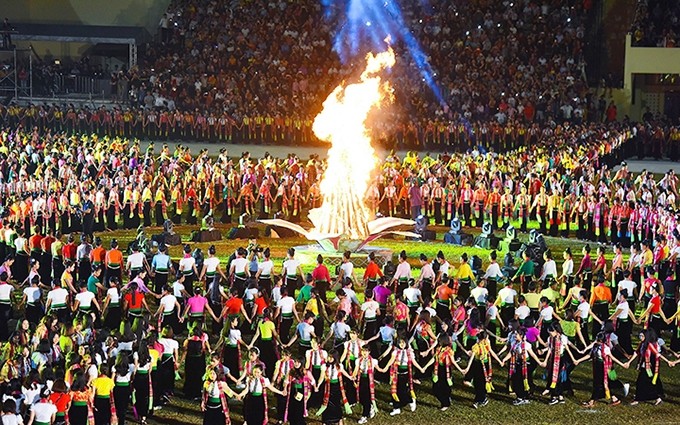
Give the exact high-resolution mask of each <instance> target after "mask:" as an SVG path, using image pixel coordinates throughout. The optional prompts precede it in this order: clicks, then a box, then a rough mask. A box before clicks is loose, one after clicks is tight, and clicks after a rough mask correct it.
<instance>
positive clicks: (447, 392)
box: [432, 363, 453, 407]
mask: <svg viewBox="0 0 680 425" xmlns="http://www.w3.org/2000/svg"><path fill="white" fill-rule="evenodd" d="M446 369H447V367H446V366H445V365H443V364H441V363H440V364H439V368H438V371H437V382H435V383H434V384H433V385H432V390H433V391H434V395H435V396H436V397H437V400H439V404H440V405H441V407H449V406H451V388H452V387H451V386H450V385H449V383H448V382H447V380H446ZM451 382H452V383H453V375H451Z"/></svg>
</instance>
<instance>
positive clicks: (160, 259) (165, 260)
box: [151, 253, 172, 272]
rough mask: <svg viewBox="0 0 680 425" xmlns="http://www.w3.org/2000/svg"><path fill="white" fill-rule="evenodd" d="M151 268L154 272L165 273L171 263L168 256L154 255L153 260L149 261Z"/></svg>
mask: <svg viewBox="0 0 680 425" xmlns="http://www.w3.org/2000/svg"><path fill="white" fill-rule="evenodd" d="M151 268H152V269H154V270H156V271H165V272H167V271H168V270H170V269H171V268H172V261H170V256H169V255H167V254H162V253H158V254H156V255H154V256H153V259H152V260H151Z"/></svg>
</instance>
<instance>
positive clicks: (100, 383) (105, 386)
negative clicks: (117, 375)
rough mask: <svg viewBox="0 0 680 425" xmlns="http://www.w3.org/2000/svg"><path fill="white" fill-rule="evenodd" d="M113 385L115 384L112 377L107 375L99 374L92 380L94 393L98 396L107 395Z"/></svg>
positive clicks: (109, 393)
mask: <svg viewBox="0 0 680 425" xmlns="http://www.w3.org/2000/svg"><path fill="white" fill-rule="evenodd" d="M115 386H116V384H115V383H114V382H113V379H111V378H109V377H108V376H100V377H98V378H95V379H94V380H93V381H92V389H94V395H95V396H98V397H109V396H110V395H111V391H113V387H115Z"/></svg>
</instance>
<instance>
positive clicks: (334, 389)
mask: <svg viewBox="0 0 680 425" xmlns="http://www.w3.org/2000/svg"><path fill="white" fill-rule="evenodd" d="M326 385H328V384H326ZM330 386H331V391H330V396H329V397H328V406H327V407H326V410H324V411H323V413H322V414H321V422H323V423H324V424H337V423H338V422H340V421H341V420H342V409H343V405H342V392H341V391H340V383H338V382H336V383H330ZM319 391H321V390H319ZM248 423H250V421H248ZM253 423H254V422H253Z"/></svg>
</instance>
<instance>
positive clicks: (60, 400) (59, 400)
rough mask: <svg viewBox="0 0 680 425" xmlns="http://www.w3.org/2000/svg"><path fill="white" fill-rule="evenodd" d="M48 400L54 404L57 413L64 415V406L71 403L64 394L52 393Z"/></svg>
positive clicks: (69, 398) (69, 397) (68, 397)
mask: <svg viewBox="0 0 680 425" xmlns="http://www.w3.org/2000/svg"><path fill="white" fill-rule="evenodd" d="M49 400H50V403H52V404H54V405H55V406H56V407H57V412H59V413H65V412H66V406H68V404H69V402H70V401H71V396H70V395H69V394H64V393H52V394H50V399H49Z"/></svg>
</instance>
